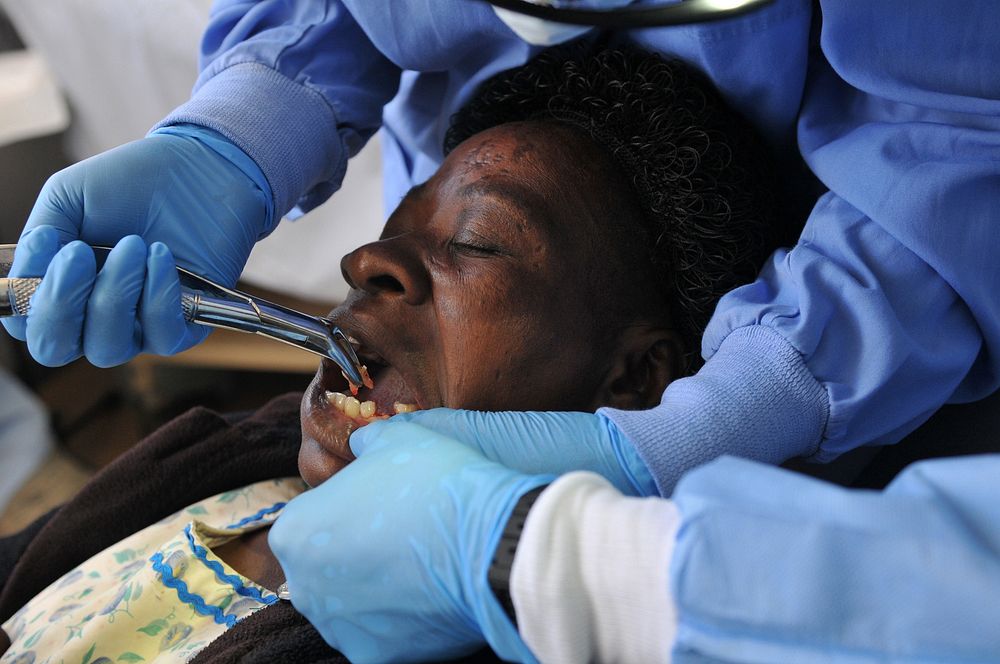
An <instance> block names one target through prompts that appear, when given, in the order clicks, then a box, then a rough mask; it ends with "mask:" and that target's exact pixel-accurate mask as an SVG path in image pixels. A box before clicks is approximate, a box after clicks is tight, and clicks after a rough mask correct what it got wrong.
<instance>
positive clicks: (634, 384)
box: [598, 325, 684, 410]
mask: <svg viewBox="0 0 1000 664" xmlns="http://www.w3.org/2000/svg"><path fill="white" fill-rule="evenodd" d="M683 349H684V344H683V343H682V342H681V338H680V335H679V334H677V332H676V331H674V330H672V329H670V328H666V327H660V326H652V325H636V326H632V327H629V328H627V329H626V330H625V331H624V332H623V333H622V336H621V339H620V343H619V344H618V346H617V348H616V352H615V357H614V358H613V360H612V364H611V368H610V369H609V370H608V373H607V375H606V376H605V379H604V384H603V385H602V386H601V390H600V391H599V393H598V405H599V406H610V407H612V408H620V409H623V410H642V409H645V408H652V407H654V406H656V405H657V404H659V403H660V398H661V397H662V396H663V390H665V389H666V387H667V385H668V384H670V383H671V382H672V381H673V380H675V379H677V378H680V377H681V372H682V370H683V365H684V362H683V359H684V351H683Z"/></svg>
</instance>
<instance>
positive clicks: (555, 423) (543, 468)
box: [355, 408, 659, 496]
mask: <svg viewBox="0 0 1000 664" xmlns="http://www.w3.org/2000/svg"><path fill="white" fill-rule="evenodd" d="M392 421H393V422H412V423H414V424H419V425H421V426H424V427H427V428H428V429H431V430H433V431H436V432H438V433H440V434H441V435H443V436H446V437H448V438H453V439H455V440H458V441H461V442H463V443H465V444H466V445H468V446H470V447H471V448H473V449H475V450H478V451H479V452H480V453H481V454H482V455H483V456H485V457H486V458H487V459H490V460H491V461H496V462H497V463H501V464H503V465H505V466H507V467H508V468H513V469H515V470H519V471H521V472H522V473H532V474H535V473H553V474H556V475H562V474H564V473H568V472H570V471H573V470H589V471H592V472H595V473H597V474H598V475H601V476H602V477H604V478H606V479H607V480H608V481H609V482H611V483H612V484H613V485H614V486H615V488H616V489H618V490H619V491H621V492H622V493H623V494H625V495H626V496H656V495H659V492H658V491H657V488H656V482H655V481H654V480H653V476H652V475H651V474H650V472H649V469H648V468H647V467H646V464H645V463H644V462H643V460H642V459H641V458H640V457H639V454H638V453H637V452H636V451H635V447H634V446H633V445H632V443H631V442H630V441H629V440H628V439H627V438H626V437H625V434H623V433H622V432H621V430H620V429H619V428H618V427H617V426H616V425H615V423H614V422H612V421H611V420H609V419H608V418H607V417H605V416H604V415H602V414H600V413H597V414H594V413H550V412H506V413H485V412H481V411H473V410H451V409H448V408H435V409H433V410H423V411H418V412H415V413H405V414H400V415H395V416H393V418H392ZM355 435H356V434H355Z"/></svg>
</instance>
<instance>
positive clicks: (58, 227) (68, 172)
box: [18, 162, 85, 244]
mask: <svg viewBox="0 0 1000 664" xmlns="http://www.w3.org/2000/svg"><path fill="white" fill-rule="evenodd" d="M82 163H84V162H80V163H77V164H73V165H72V166H70V167H68V168H65V169H63V170H61V171H59V172H58V173H55V174H54V175H52V176H51V177H50V178H49V179H48V181H47V182H46V183H45V186H43V187H42V190H41V191H40V192H39V193H38V198H37V199H36V200H35V204H34V206H32V208H31V213H30V214H29V215H28V221H27V223H25V225H24V232H22V233H21V239H19V240H18V244H20V243H21V242H22V241H23V240H24V238H25V236H26V235H27V234H29V233H32V232H34V231H35V230H37V229H38V228H39V227H41V226H50V227H51V228H52V229H54V230H55V231H56V232H57V233H58V235H59V242H60V244H68V243H69V242H72V241H73V240H78V239H80V235H81V229H82V227H83V217H84V205H83V182H84V178H83V174H84V172H85V169H84V168H82V167H81V164H82Z"/></svg>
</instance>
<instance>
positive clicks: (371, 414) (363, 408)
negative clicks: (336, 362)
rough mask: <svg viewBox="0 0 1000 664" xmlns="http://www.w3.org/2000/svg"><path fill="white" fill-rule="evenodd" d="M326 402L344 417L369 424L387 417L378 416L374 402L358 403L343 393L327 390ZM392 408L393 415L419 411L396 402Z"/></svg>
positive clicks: (411, 406)
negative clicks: (365, 421)
mask: <svg viewBox="0 0 1000 664" xmlns="http://www.w3.org/2000/svg"><path fill="white" fill-rule="evenodd" d="M326 400H327V401H328V402H329V403H330V405H331V406H333V407H334V408H336V409H337V410H339V411H340V412H342V413H344V415H347V416H348V417H351V418H354V419H356V420H367V421H369V422H370V421H371V420H373V419H379V418H384V417H388V416H387V415H380V414H379V413H378V412H377V410H378V408H377V407H376V405H375V402H374V401H359V400H358V399H356V398H354V397H352V396H349V395H347V394H344V393H343V392H330V391H329V390H328V391H327V392H326ZM392 408H393V410H394V411H395V414H398V413H412V412H414V411H416V410H419V409H418V408H417V406H416V404H412V403H400V402H398V401H397V402H396V403H394V404H393V405H392Z"/></svg>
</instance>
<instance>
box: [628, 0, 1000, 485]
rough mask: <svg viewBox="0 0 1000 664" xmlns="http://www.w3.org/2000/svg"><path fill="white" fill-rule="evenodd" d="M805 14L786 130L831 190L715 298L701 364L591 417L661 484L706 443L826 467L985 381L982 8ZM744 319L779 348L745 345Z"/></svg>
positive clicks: (996, 281) (985, 45) (987, 94)
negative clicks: (818, 39)
mask: <svg viewBox="0 0 1000 664" xmlns="http://www.w3.org/2000/svg"><path fill="white" fill-rule="evenodd" d="M822 7H823V12H824V13H823V35H822V45H823V52H824V54H825V55H826V57H827V58H828V61H825V60H820V61H817V62H816V63H814V66H813V67H812V69H811V71H812V77H811V80H810V83H809V86H808V90H807V95H806V102H805V106H804V107H803V110H802V114H801V120H800V124H799V139H800V145H801V147H802V150H803V154H804V155H805V157H806V160H807V162H808V163H809V165H810V167H811V168H812V169H813V171H814V172H815V173H816V174H817V175H818V176H819V177H820V178H821V179H822V181H823V182H824V184H826V185H827V186H828V187H829V188H830V190H831V191H830V193H828V194H826V195H825V196H824V197H823V198H821V199H820V200H819V202H818V203H817V205H816V207H815V209H814V210H813V212H812V214H811V216H810V218H809V220H808V222H807V224H806V227H805V230H804V232H803V234H802V237H801V239H800V241H799V243H798V244H797V245H796V246H795V247H794V248H792V249H791V250H790V251H784V250H783V251H780V252H778V253H776V254H775V255H774V256H773V257H772V259H771V261H770V262H769V263H768V264H767V265H766V266H765V267H764V269H763V271H762V273H761V275H760V277H759V278H758V279H757V280H756V281H755V282H754V283H753V284H750V285H748V286H745V287H743V288H739V289H737V290H735V291H733V292H732V293H730V294H728V295H727V296H726V297H724V298H723V299H722V301H721V302H720V303H719V306H718V308H717V309H716V313H715V315H714V316H713V318H712V321H711V322H710V323H709V326H708V328H707V330H706V333H705V337H704V341H703V348H702V351H703V355H705V357H707V358H709V359H708V362H707V364H706V365H705V367H704V368H703V369H702V371H701V372H700V373H699V374H698V375H697V376H696V377H694V378H691V379H686V380H684V381H677V382H676V383H674V384H672V385H670V386H669V387H668V388H667V390H666V392H665V394H664V397H663V405H662V406H660V407H659V408H657V409H656V410H654V411H650V412H647V413H638V414H631V413H615V414H609V415H610V416H611V417H612V419H614V420H615V422H616V423H617V424H618V425H619V426H620V427H621V428H622V429H623V431H624V432H625V433H626V435H627V436H628V437H629V438H630V439H631V440H632V441H633V442H634V443H635V445H636V448H637V450H638V451H639V453H640V455H641V456H642V457H643V459H644V460H645V461H646V462H647V464H649V465H650V467H651V469H652V471H653V474H654V476H655V477H656V478H657V480H658V482H659V486H660V488H661V490H664V491H666V490H669V488H670V487H671V486H672V483H673V481H676V478H677V477H678V476H679V474H680V472H683V471H684V470H686V469H688V468H691V467H692V462H694V461H704V460H707V458H709V456H710V455H711V456H714V455H717V454H719V453H727V454H732V455H736V456H741V457H747V458H751V459H756V460H760V461H767V462H780V461H784V460H785V459H787V458H789V457H791V456H801V455H811V456H812V458H813V459H815V460H818V461H828V460H830V459H833V458H835V457H837V456H838V455H840V454H842V453H843V452H845V451H848V450H850V449H853V448H856V447H858V446H861V445H872V444H888V443H894V442H896V441H898V440H900V439H901V438H902V437H903V436H905V435H906V434H907V433H909V432H910V431H912V430H913V429H915V428H916V427H917V426H919V425H920V424H921V423H922V422H924V421H925V420H926V419H927V418H928V417H929V416H930V415H931V414H932V413H933V412H934V411H935V410H936V409H937V408H939V407H940V406H941V405H943V404H944V403H946V402H948V401H967V400H973V399H977V398H982V397H984V396H986V395H988V394H989V393H990V392H992V391H994V390H996V389H997V387H998V386H1000V378H998V377H1000V298H997V297H996V293H997V292H1000V261H997V260H996V256H997V252H998V251H1000V226H998V225H997V223H996V219H997V212H996V211H997V210H998V209H1000V120H998V118H1000V101H998V100H1000V70H998V69H997V68H996V67H995V65H994V63H995V56H996V44H997V43H998V42H1000V14H998V13H997V12H996V11H995V5H994V4H993V3H992V2H973V3H969V5H968V6H967V7H966V8H964V9H963V11H962V12H953V13H952V14H949V15H948V16H942V15H941V14H940V12H939V6H938V5H937V4H936V3H934V2H932V1H931V0H920V1H919V2H916V3H913V2H909V1H907V2H905V3H901V2H886V3H865V2H860V1H855V0H849V1H844V2H827V3H823V6H822ZM859 45H863V46H859ZM875 52H877V53H878V54H879V57H878V58H874V57H872V56H871V54H872V53H875ZM957 62H961V66H955V63H957ZM943 63H950V64H948V66H944V64H943ZM755 327H760V328H766V329H767V330H769V331H771V332H773V333H774V334H775V336H776V337H779V338H780V339H782V340H784V343H781V342H778V341H773V340H772V341H771V342H770V343H767V344H762V343H752V344H751V343H747V339H746V337H745V335H746V334H747V332H746V331H747V330H748V329H753V328H755ZM764 338H765V336H764V335H763V334H760V335H758V339H764ZM734 342H736V343H734ZM738 349H739V350H738ZM735 352H739V353H741V354H742V355H744V356H745V357H743V358H737V359H735V360H734V358H733V355H734V353H735ZM748 355H753V357H746V356H748ZM720 360H724V361H720ZM793 365H794V366H795V367H796V368H795V369H794V370H792V371H791V372H790V373H789V374H788V375H789V376H791V378H788V377H786V378H782V377H781V376H782V373H783V372H787V371H788V368H789V367H791V366H793ZM805 375H808V376H811V377H812V381H811V384H810V380H808V379H806V378H805ZM782 383H787V384H782ZM807 386H808V387H807ZM817 387H819V388H821V389H819V390H817V389H816V388H817ZM820 401H825V402H826V406H825V407H823V408H820V407H819V402H820ZM720 403H721V405H720ZM817 423H818V424H817Z"/></svg>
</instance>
